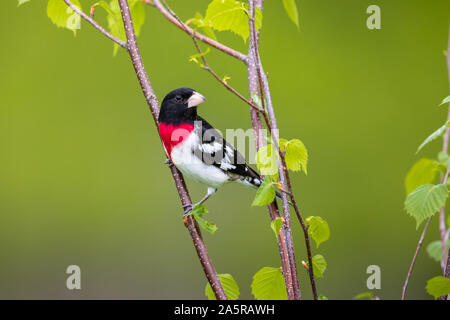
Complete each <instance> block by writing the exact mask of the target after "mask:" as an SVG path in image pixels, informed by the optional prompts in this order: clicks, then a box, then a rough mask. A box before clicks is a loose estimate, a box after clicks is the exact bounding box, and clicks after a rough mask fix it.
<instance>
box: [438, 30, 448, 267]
mask: <svg viewBox="0 0 450 320" xmlns="http://www.w3.org/2000/svg"><path fill="white" fill-rule="evenodd" d="M446 60H447V73H448V82H449V85H450V28H449V32H448V45H447V57H446ZM447 119H448V120H450V103H449V108H448V115H447ZM449 138H450V127H449V128H447V129H446V130H445V133H444V139H443V140H444V142H443V146H442V151H443V152H445V153H447V152H448V142H449ZM448 165H450V164H447V166H448ZM439 234H440V237H441V247H442V261H441V267H442V272H443V273H445V272H446V263H445V262H446V260H448V259H450V255H448V254H447V250H446V245H445V243H446V242H447V230H446V227H445V207H442V208H441V211H440V212H439ZM448 263H450V261H447V265H448Z"/></svg>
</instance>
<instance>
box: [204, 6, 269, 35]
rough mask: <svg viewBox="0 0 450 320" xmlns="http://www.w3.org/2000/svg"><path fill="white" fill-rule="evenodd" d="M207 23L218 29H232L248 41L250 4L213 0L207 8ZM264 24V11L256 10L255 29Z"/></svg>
mask: <svg viewBox="0 0 450 320" xmlns="http://www.w3.org/2000/svg"><path fill="white" fill-rule="evenodd" d="M204 20H205V24H206V25H209V26H211V27H212V28H213V29H215V30H217V31H232V32H234V33H236V34H237V35H239V36H241V37H242V39H244V41H247V38H248V36H249V33H250V32H249V26H248V6H247V4H244V3H243V2H240V1H237V0H213V1H212V2H211V3H210V4H209V5H208V9H207V10H206V15H205V19H204ZM261 26H262V13H261V10H259V8H256V10H255V29H256V31H258V30H259V29H260V28H261Z"/></svg>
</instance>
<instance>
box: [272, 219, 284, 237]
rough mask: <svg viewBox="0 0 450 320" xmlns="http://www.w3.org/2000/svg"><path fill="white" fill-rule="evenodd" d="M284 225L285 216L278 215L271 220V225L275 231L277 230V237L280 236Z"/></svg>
mask: <svg viewBox="0 0 450 320" xmlns="http://www.w3.org/2000/svg"><path fill="white" fill-rule="evenodd" d="M282 226H283V218H281V217H278V218H276V219H275V220H273V221H272V222H270V227H271V228H272V230H273V232H275V237H276V238H278V235H279V234H280V230H281V227H282Z"/></svg>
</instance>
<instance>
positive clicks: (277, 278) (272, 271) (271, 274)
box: [252, 267, 287, 300]
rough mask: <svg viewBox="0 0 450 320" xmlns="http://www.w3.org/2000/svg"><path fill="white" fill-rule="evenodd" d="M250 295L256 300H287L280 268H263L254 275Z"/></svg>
mask: <svg viewBox="0 0 450 320" xmlns="http://www.w3.org/2000/svg"><path fill="white" fill-rule="evenodd" d="M252 294H253V296H254V297H255V298H256V299H257V300H287V293H286V287H285V282H284V277H283V273H282V272H281V268H272V267H264V268H262V269H261V270H259V271H258V272H257V273H255V275H254V276H253V281H252Z"/></svg>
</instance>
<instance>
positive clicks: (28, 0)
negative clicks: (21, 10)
mask: <svg viewBox="0 0 450 320" xmlns="http://www.w3.org/2000/svg"><path fill="white" fill-rule="evenodd" d="M18 1H19V3H18V4H17V6H20V5H22V4H24V3H26V2H30V0H18Z"/></svg>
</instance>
